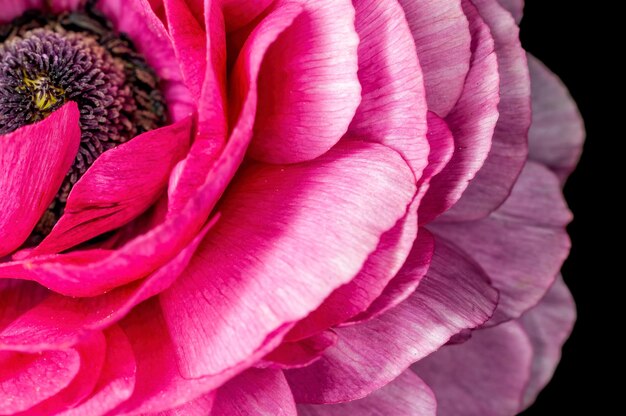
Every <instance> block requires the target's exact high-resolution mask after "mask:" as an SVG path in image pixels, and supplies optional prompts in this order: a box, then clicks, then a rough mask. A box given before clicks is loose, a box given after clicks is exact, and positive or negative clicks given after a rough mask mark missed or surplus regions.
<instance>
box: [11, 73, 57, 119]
mask: <svg viewBox="0 0 626 416" xmlns="http://www.w3.org/2000/svg"><path fill="white" fill-rule="evenodd" d="M18 90H20V91H28V92H29V93H30V94H31V96H32V100H33V103H34V104H35V107H37V109H38V110H39V111H41V112H42V115H43V116H44V117H46V116H48V115H49V114H50V113H51V112H52V110H53V108H54V106H55V105H56V104H57V103H58V102H59V101H62V100H63V96H64V95H65V91H64V90H63V89H62V88H59V87H57V86H55V85H54V84H52V82H51V81H50V79H49V78H48V77H47V76H45V75H39V76H37V77H36V78H34V79H33V78H30V77H29V76H28V75H26V73H24V74H23V78H22V85H21V86H20V87H18Z"/></svg>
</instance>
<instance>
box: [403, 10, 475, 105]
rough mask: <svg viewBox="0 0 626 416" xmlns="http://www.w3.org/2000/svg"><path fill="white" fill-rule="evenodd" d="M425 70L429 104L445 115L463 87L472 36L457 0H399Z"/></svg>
mask: <svg viewBox="0 0 626 416" xmlns="http://www.w3.org/2000/svg"><path fill="white" fill-rule="evenodd" d="M400 4H401V5H402V7H403V8H404V11H405V13H406V19H407V20H408V22H409V26H410V27H411V31H412V33H413V37H414V38H415V45H416V47H417V55H418V57H419V61H420V65H421V67H422V70H423V71H424V80H425V85H426V98H427V99H428V108H429V109H430V110H432V111H434V112H435V113H437V114H438V115H439V116H441V117H445V116H447V115H448V113H449V112H450V111H451V110H452V108H453V107H454V106H455V104H456V102H457V100H458V99H459V97H460V96H461V92H462V91H463V89H464V85H465V79H466V77H467V75H468V71H469V67H470V57H471V55H472V52H471V50H470V43H471V40H472V36H473V35H470V30H469V26H468V22H467V18H466V17H465V13H464V12H463V9H462V8H461V1H460V0H453V1H450V0H421V1H414V0H400Z"/></svg>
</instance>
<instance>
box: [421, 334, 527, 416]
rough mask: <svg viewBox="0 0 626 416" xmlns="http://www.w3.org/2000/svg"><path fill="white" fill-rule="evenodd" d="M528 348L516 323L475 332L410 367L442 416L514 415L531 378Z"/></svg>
mask: <svg viewBox="0 0 626 416" xmlns="http://www.w3.org/2000/svg"><path fill="white" fill-rule="evenodd" d="M531 360H532V346H531V344H530V341H529V339H528V337H527V336H526V333H525V332H524V330H523V329H522V327H521V326H520V325H519V324H518V323H517V322H508V323H506V324H503V325H500V326H497V327H494V328H489V329H483V330H479V331H474V332H473V333H472V337H471V338H470V339H469V340H468V341H466V342H464V343H462V344H455V345H447V346H445V347H443V348H441V349H440V350H439V351H437V352H435V353H433V354H432V355H430V356H428V357H426V358H425V359H423V360H421V361H419V362H418V363H416V364H414V365H413V366H412V367H411V369H412V370H413V371H415V372H416V373H417V375H418V376H420V377H421V378H422V379H423V380H424V381H425V382H426V384H428V386H430V388H431V389H433V392H434V393H435V396H436V397H437V414H438V415H441V416H504V415H514V414H517V412H518V409H519V405H520V400H521V397H522V394H523V392H524V387H525V385H526V382H527V381H528V377H529V376H530V365H531Z"/></svg>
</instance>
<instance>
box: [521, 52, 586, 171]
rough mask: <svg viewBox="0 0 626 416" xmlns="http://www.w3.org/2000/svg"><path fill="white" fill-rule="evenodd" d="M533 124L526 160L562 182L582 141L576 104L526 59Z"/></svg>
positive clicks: (558, 82) (545, 70)
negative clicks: (544, 167)
mask: <svg viewBox="0 0 626 416" xmlns="http://www.w3.org/2000/svg"><path fill="white" fill-rule="evenodd" d="M528 65H529V67H530V77H531V86H532V102H533V123H532V125H531V126H530V132H529V133H528V135H529V137H528V145H529V152H530V154H529V157H530V159H531V160H534V161H536V162H539V163H543V164H544V165H546V166H547V167H548V168H549V169H550V170H552V171H553V172H554V173H556V175H557V176H558V177H559V179H561V181H562V182H564V181H565V179H566V178H567V177H568V176H569V174H570V173H571V172H572V171H573V170H574V167H575V166H576V164H577V163H578V159H580V154H581V153H582V150H583V142H584V140H585V126H584V124H583V120H582V116H581V115H580V112H579V111H578V108H577V107H576V103H575V102H574V100H573V99H572V97H571V96H570V94H569V92H568V91H567V88H566V87H565V85H563V83H562V82H561V80H559V78H558V77H557V76H556V75H554V74H553V73H552V72H551V71H550V70H549V69H548V68H546V67H545V65H544V64H542V63H541V62H540V61H539V60H538V59H537V58H535V57H533V56H531V55H529V56H528Z"/></svg>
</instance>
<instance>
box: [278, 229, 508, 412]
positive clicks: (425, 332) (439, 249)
mask: <svg viewBox="0 0 626 416" xmlns="http://www.w3.org/2000/svg"><path fill="white" fill-rule="evenodd" d="M496 302H497V292H496V291H495V290H494V289H493V288H492V287H491V286H490V285H489V283H488V281H487V280H486V277H485V276H484V273H483V272H482V270H480V268H478V267H477V266H476V265H475V264H473V263H471V262H470V261H469V260H468V259H467V257H466V255H465V254H464V253H462V252H461V251H459V250H457V249H455V248H453V247H452V246H451V245H449V244H448V243H447V242H445V241H443V240H437V241H436V243H435V256H434V257H433V261H432V264H431V267H430V269H429V271H428V274H427V275H426V277H425V278H424V279H423V280H422V282H421V283H420V285H419V287H418V289H417V290H416V291H415V293H413V294H412V295H411V296H409V298H408V299H407V300H405V301H404V302H402V303H401V304H399V305H398V306H396V307H395V308H393V309H390V310H389V311H387V312H386V313H384V314H382V315H380V316H379V317H377V318H375V319H372V320H370V321H367V322H364V323H361V324H358V325H352V326H347V327H343V328H336V329H335V330H334V331H335V332H336V333H337V335H338V336H339V338H338V342H337V344H336V345H335V346H333V347H331V348H329V349H328V350H326V352H325V353H324V355H322V358H320V359H319V360H317V361H315V362H314V363H313V364H311V365H310V366H308V367H305V368H300V369H293V370H286V371H285V375H286V377H287V380H288V381H289V385H290V386H291V388H292V391H293V394H294V397H295V398H296V401H297V402H298V403H315V404H317V403H320V404H321V403H338V402H344V401H351V400H355V399H360V398H363V397H365V396H366V395H368V394H370V393H371V392H373V391H374V390H377V389H379V388H381V387H382V386H384V385H385V384H387V383H389V382H390V381H391V380H393V379H395V378H396V377H397V376H398V375H400V374H401V373H402V372H403V371H404V370H405V369H406V368H407V367H408V366H409V365H411V364H412V363H414V362H415V361H417V360H420V359H421V358H423V357H425V356H427V355H428V354H430V353H432V352H433V351H435V350H437V349H438V348H440V347H441V346H442V345H444V344H445V343H446V342H448V340H449V339H450V337H452V336H453V335H455V334H457V333H458V332H460V331H461V330H463V329H467V328H475V327H477V326H479V325H481V324H482V323H484V322H485V321H486V320H487V319H488V318H489V316H491V313H492V311H493V309H494V308H495V305H496Z"/></svg>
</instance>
